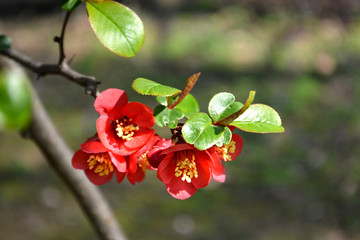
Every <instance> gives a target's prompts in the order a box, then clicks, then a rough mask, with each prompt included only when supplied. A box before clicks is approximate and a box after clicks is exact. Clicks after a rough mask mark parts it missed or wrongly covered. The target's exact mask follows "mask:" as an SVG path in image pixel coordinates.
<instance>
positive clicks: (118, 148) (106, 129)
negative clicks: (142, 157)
mask: <svg viewBox="0 0 360 240" xmlns="http://www.w3.org/2000/svg"><path fill="white" fill-rule="evenodd" d="M96 129H97V132H98V135H99V139H100V141H101V143H102V144H103V145H104V146H105V147H106V148H107V149H109V150H110V151H112V152H114V153H115V154H118V155H123V156H124V155H129V154H131V153H133V152H135V151H136V150H137V149H136V148H135V149H134V148H129V147H126V146H125V145H124V143H123V142H124V140H122V139H116V138H115V133H114V129H113V126H112V124H111V118H110V117H108V116H100V117H99V118H98V119H97V121H96Z"/></svg>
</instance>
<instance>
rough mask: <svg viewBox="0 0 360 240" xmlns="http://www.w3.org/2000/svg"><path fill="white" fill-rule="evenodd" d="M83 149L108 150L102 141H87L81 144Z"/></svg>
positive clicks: (93, 151)
mask: <svg viewBox="0 0 360 240" xmlns="http://www.w3.org/2000/svg"><path fill="white" fill-rule="evenodd" d="M80 147H81V149H82V150H83V151H84V152H87V153H99V152H106V151H107V149H106V147H104V145H103V144H102V143H101V142H100V141H87V142H85V143H83V144H81V145H80Z"/></svg>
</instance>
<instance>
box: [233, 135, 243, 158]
mask: <svg viewBox="0 0 360 240" xmlns="http://www.w3.org/2000/svg"><path fill="white" fill-rule="evenodd" d="M231 141H234V142H235V152H234V153H230V156H231V159H232V160H235V159H236V158H237V157H238V156H239V155H240V153H241V151H242V148H243V145H244V142H243V140H242V137H241V136H240V135H238V134H233V135H232V139H231Z"/></svg>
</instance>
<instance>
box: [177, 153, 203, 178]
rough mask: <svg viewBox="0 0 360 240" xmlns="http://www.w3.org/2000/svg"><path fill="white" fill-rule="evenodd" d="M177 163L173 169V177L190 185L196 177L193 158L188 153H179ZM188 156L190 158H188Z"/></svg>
mask: <svg viewBox="0 0 360 240" xmlns="http://www.w3.org/2000/svg"><path fill="white" fill-rule="evenodd" d="M178 154H179V155H178V163H177V164H176V168H175V176H176V177H181V180H183V181H186V182H188V183H191V179H192V178H193V177H195V178H197V177H198V172H197V168H196V163H195V156H194V154H192V153H190V152H184V151H182V152H179V153H178ZM188 155H190V157H189V156H188Z"/></svg>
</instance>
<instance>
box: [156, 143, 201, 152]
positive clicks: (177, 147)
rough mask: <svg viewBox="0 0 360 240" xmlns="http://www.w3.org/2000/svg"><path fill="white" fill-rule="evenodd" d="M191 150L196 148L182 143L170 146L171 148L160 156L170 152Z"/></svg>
mask: <svg viewBox="0 0 360 240" xmlns="http://www.w3.org/2000/svg"><path fill="white" fill-rule="evenodd" d="M191 149H196V148H195V147H194V146H192V145H190V144H188V143H182V144H176V145H174V146H171V147H169V148H167V149H165V150H164V151H163V152H162V153H161V154H168V153H171V152H177V151H182V150H191Z"/></svg>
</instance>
